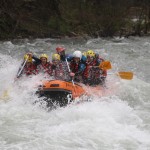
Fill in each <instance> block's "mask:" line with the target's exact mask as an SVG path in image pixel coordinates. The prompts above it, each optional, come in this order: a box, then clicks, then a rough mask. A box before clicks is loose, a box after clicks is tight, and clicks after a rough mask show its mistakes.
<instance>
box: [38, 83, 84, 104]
mask: <svg viewBox="0 0 150 150" xmlns="http://www.w3.org/2000/svg"><path fill="white" fill-rule="evenodd" d="M42 83H43V84H42V85H40V86H39V89H38V92H37V93H38V95H39V97H44V100H45V101H46V102H47V105H48V106H51V105H53V104H58V105H59V106H65V105H67V104H68V103H70V102H71V101H73V100H75V99H76V98H78V97H81V96H83V95H84V94H86V91H85V90H84V88H83V87H82V86H80V85H79V84H76V83H75V84H74V85H73V83H72V82H68V81H61V80H50V81H43V82H42Z"/></svg>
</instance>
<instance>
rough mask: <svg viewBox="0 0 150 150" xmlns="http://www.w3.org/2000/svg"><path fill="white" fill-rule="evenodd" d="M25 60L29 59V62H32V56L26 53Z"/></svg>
mask: <svg viewBox="0 0 150 150" xmlns="http://www.w3.org/2000/svg"><path fill="white" fill-rule="evenodd" d="M24 60H25V61H26V60H27V62H32V57H31V56H29V55H28V54H25V55H24Z"/></svg>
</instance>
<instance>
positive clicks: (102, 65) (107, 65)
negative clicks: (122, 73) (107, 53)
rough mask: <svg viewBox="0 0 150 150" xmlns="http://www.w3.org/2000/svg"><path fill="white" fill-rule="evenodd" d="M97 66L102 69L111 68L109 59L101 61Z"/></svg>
mask: <svg viewBox="0 0 150 150" xmlns="http://www.w3.org/2000/svg"><path fill="white" fill-rule="evenodd" d="M99 68H100V69H102V70H109V69H111V68H112V67H111V63H110V61H102V62H101V63H100V65H99Z"/></svg>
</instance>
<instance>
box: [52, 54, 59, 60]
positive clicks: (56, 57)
mask: <svg viewBox="0 0 150 150" xmlns="http://www.w3.org/2000/svg"><path fill="white" fill-rule="evenodd" d="M52 60H60V55H59V54H53V55H52Z"/></svg>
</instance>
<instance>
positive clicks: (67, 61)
mask: <svg viewBox="0 0 150 150" xmlns="http://www.w3.org/2000/svg"><path fill="white" fill-rule="evenodd" d="M65 60H66V63H67V67H68V71H69V73H70V72H71V70H70V67H69V64H68V61H67V58H66V59H65ZM71 81H72V84H73V86H74V81H73V79H72V80H71Z"/></svg>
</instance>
